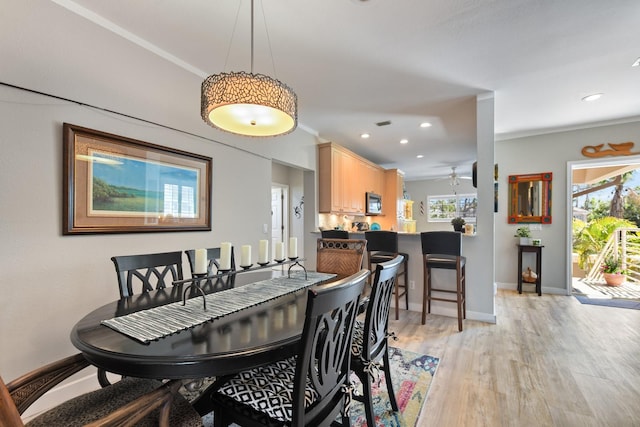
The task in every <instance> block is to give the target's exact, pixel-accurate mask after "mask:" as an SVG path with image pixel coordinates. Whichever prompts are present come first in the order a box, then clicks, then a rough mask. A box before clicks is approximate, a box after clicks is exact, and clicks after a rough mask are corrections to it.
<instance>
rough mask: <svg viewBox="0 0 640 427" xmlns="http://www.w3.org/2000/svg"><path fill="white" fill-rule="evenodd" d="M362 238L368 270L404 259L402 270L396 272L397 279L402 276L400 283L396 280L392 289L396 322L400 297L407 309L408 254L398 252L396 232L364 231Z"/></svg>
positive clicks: (398, 316) (398, 315)
mask: <svg viewBox="0 0 640 427" xmlns="http://www.w3.org/2000/svg"><path fill="white" fill-rule="evenodd" d="M364 238H365V240H366V241H367V255H368V256H367V258H368V259H369V270H371V271H374V270H373V265H374V264H380V263H383V262H387V261H391V260H392V259H394V258H395V257H397V256H398V255H402V256H403V257H404V261H403V262H402V270H399V271H398V278H400V276H402V278H403V280H402V283H400V281H399V280H396V285H395V287H394V288H393V294H394V304H395V307H396V320H398V319H399V318H400V314H399V313H400V297H401V296H404V299H405V305H406V309H407V310H408V309H409V294H408V293H407V289H408V288H409V286H408V283H407V280H408V279H407V278H408V277H409V254H408V253H406V252H398V233H397V232H396V231H382V230H375V231H365V232H364Z"/></svg>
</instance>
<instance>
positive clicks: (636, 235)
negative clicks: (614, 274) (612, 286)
mask: <svg viewBox="0 0 640 427" xmlns="http://www.w3.org/2000/svg"><path fill="white" fill-rule="evenodd" d="M609 257H619V259H620V261H621V265H622V269H623V270H625V271H626V272H627V282H633V283H640V228H618V229H617V230H616V231H614V232H613V233H612V234H611V237H609V240H608V241H607V243H606V244H605V246H604V248H603V249H602V250H601V251H600V253H598V255H597V257H596V259H595V261H594V263H593V265H592V266H591V269H590V270H589V273H588V274H587V276H586V279H587V280H592V281H604V279H603V277H602V264H603V262H604V260H606V259H607V258H609Z"/></svg>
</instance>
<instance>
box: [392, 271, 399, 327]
mask: <svg viewBox="0 0 640 427" xmlns="http://www.w3.org/2000/svg"><path fill="white" fill-rule="evenodd" d="M399 287H400V285H399V284H398V277H397V276H396V283H394V285H393V297H394V299H395V306H396V320H399V319H400V297H399V296H398V294H399V293H400V289H399Z"/></svg>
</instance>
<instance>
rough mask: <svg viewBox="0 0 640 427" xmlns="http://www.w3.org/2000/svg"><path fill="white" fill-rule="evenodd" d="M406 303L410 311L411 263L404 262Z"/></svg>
mask: <svg viewBox="0 0 640 427" xmlns="http://www.w3.org/2000/svg"><path fill="white" fill-rule="evenodd" d="M404 303H405V306H406V307H405V308H406V309H407V310H409V262H408V261H407V260H406V259H405V261H404Z"/></svg>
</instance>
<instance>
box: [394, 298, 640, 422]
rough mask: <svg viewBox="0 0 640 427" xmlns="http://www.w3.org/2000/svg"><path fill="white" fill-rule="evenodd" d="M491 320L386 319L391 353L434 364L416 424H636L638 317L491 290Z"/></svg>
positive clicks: (407, 315) (639, 400) (639, 411)
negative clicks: (460, 323)
mask: <svg viewBox="0 0 640 427" xmlns="http://www.w3.org/2000/svg"><path fill="white" fill-rule="evenodd" d="M496 314H497V318H498V323H497V324H495V325H491V324H486V323H482V322H477V321H471V320H465V323H464V331H463V332H458V330H457V320H456V319H455V318H450V317H443V316H436V315H428V317H427V324H426V325H424V326H423V325H421V324H420V313H416V312H408V311H402V312H401V316H400V320H399V321H395V320H391V324H390V330H391V331H394V332H395V333H396V335H398V337H399V340H398V341H395V342H393V341H392V343H391V345H393V346H397V347H400V348H405V349H408V350H412V351H415V352H419V353H423V354H429V355H431V356H436V357H439V358H440V365H439V366H438V370H437V373H436V376H435V378H434V380H433V382H432V384H431V389H430V391H429V396H428V398H427V402H426V404H425V405H424V407H423V410H422V413H421V416H420V418H419V420H418V426H433V427H440V426H442V427H453V426H465V427H473V426H491V427H496V426H509V427H511V426H536V427H538V426H562V427H570V426H580V427H589V426H616V427H617V426H640V310H629V309H623V308H613V307H601V306H594V305H582V304H580V302H579V301H578V300H576V299H575V298H574V297H569V296H562V295H546V294H543V295H542V296H541V297H538V296H537V295H536V294H534V293H523V294H522V295H519V294H518V293H517V292H515V291H510V290H498V294H497V296H496ZM392 317H393V316H392Z"/></svg>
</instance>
